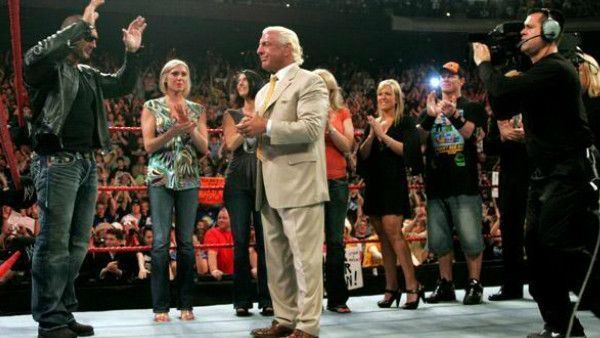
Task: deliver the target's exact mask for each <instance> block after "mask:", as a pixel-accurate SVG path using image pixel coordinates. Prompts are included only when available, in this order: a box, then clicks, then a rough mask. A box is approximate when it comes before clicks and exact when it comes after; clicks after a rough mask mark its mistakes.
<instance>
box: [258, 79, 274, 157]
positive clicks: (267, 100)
mask: <svg viewBox="0 0 600 338" xmlns="http://www.w3.org/2000/svg"><path fill="white" fill-rule="evenodd" d="M276 83H277V76H276V75H271V79H270V80H269V89H267V96H266V97H265V100H264V101H263V105H262V109H261V110H260V114H261V116H264V115H265V112H266V110H267V107H269V103H270V102H271V98H272V97H273V93H274V92H275V84H276ZM262 147H263V137H262V135H259V136H258V147H257V148H256V157H257V158H258V159H259V160H261V161H264V159H265V157H264V156H263V150H262Z"/></svg>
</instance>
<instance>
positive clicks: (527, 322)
mask: <svg viewBox="0 0 600 338" xmlns="http://www.w3.org/2000/svg"><path fill="white" fill-rule="evenodd" d="M526 289H527V287H525V290H526ZM496 291H498V288H497V287H488V288H486V289H485V297H484V299H487V296H488V295H490V294H492V293H494V292H496ZM463 295H464V291H463V290H457V297H458V299H459V300H460V299H462V296H463ZM380 298H381V296H366V297H354V298H351V299H350V300H349V302H348V305H349V307H350V308H351V309H352V313H351V314H336V313H332V312H329V311H324V313H323V316H322V318H321V334H320V337H322V338H342V337H343V338H348V337H372V338H374V337H428V338H438V337H439V338H441V337H468V338H475V337H526V335H527V334H528V333H530V332H535V331H539V330H540V329H541V328H542V320H541V317H540V315H539V312H538V310H537V307H536V304H535V302H534V301H533V300H532V299H531V296H529V295H526V298H525V299H523V300H516V301H504V302H489V301H486V302H485V303H484V304H482V305H474V306H464V305H462V303H461V302H454V303H443V304H421V306H420V307H419V309H418V310H416V311H407V310H401V309H396V308H392V309H380V308H378V307H377V305H376V302H377V300H379V299H380ZM403 301H404V297H403V299H402V300H401V302H403ZM194 313H195V314H196V320H194V321H191V322H182V321H180V320H178V319H177V316H178V311H176V310H171V313H170V315H171V322H169V323H161V324H157V323H154V322H153V321H152V311H151V310H118V311H101V312H79V313H76V314H75V318H76V319H77V320H78V321H80V322H82V323H87V324H92V325H94V328H95V331H96V335H95V337H97V338H101V337H107V338H109V337H190V338H192V337H193V338H225V337H227V338H229V337H233V338H235V337H240V338H248V337H250V335H249V332H250V330H251V329H253V328H257V327H262V326H267V325H269V324H270V321H271V318H268V317H262V316H260V315H259V314H258V310H257V309H256V308H255V309H254V310H253V313H254V314H253V315H252V316H251V317H244V318H240V317H236V316H235V315H234V311H233V309H232V307H231V305H214V306H202V307H196V308H194ZM578 317H579V319H580V320H581V322H582V324H583V326H584V327H585V329H586V336H587V337H600V320H599V319H598V318H596V317H594V315H593V314H592V313H591V312H587V311H582V312H579V313H578ZM35 336H37V326H36V323H35V322H34V321H33V319H32V318H31V316H29V315H21V316H7V317H0V337H2V338H24V337H35Z"/></svg>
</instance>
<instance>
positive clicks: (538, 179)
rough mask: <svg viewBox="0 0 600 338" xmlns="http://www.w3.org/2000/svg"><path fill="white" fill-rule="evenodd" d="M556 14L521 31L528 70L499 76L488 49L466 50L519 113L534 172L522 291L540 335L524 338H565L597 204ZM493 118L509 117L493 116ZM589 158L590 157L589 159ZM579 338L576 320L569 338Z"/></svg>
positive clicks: (577, 88)
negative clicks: (576, 266) (576, 265)
mask: <svg viewBox="0 0 600 338" xmlns="http://www.w3.org/2000/svg"><path fill="white" fill-rule="evenodd" d="M563 25H564V17H563V15H562V13H560V12H559V11H556V10H547V9H536V10H533V11H531V12H530V14H529V15H528V16H527V19H526V20H525V22H524V28H523V29H522V31H521V42H520V43H519V44H518V47H519V48H520V50H521V51H522V52H523V53H525V54H526V55H527V56H528V57H529V58H530V59H531V61H532V63H533V66H532V67H531V69H529V70H528V71H526V72H524V73H522V74H520V75H518V76H515V77H505V76H503V75H502V74H501V73H500V72H499V71H497V70H495V69H494V67H493V66H492V64H491V62H490V59H491V56H490V51H489V48H488V47H487V46H485V45H483V44H480V43H474V44H473V51H474V61H475V63H476V64H477V65H478V66H479V75H480V77H481V79H482V80H483V82H484V84H485V86H486V88H487V90H488V94H489V95H490V98H491V99H492V100H498V101H500V102H502V104H503V105H506V106H510V105H512V107H510V109H506V111H513V112H518V111H522V112H523V124H524V128H525V144H526V147H527V153H528V155H529V158H530V160H531V165H532V167H533V169H534V172H533V174H532V176H531V178H530V183H529V184H530V191H529V196H528V210H527V229H526V240H525V242H526V249H527V257H528V261H529V267H530V269H531V271H530V285H529V291H530V293H531V295H532V296H533V298H534V299H535V301H536V302H537V303H538V307H539V309H540V313H541V315H542V318H543V319H544V322H545V325H544V330H543V331H542V332H540V333H534V334H531V335H529V336H528V337H565V336H566V335H567V330H568V326H569V320H570V315H571V309H572V306H571V303H570V300H569V282H570V281H569V279H570V278H572V277H575V275H576V274H575V273H574V272H572V269H569V268H567V267H568V265H569V264H572V263H573V262H577V261H582V258H583V257H584V256H583V250H581V249H582V248H583V246H584V239H585V236H583V235H582V232H583V231H584V229H583V228H584V224H585V222H586V220H587V221H589V219H590V218H589V217H590V209H592V208H593V207H595V206H596V204H597V203H596V200H595V199H594V198H592V197H591V195H590V194H589V188H588V187H589V184H588V183H589V182H590V178H591V177H590V175H589V172H590V170H591V167H590V165H589V162H588V158H587V156H586V154H588V152H587V148H588V147H589V146H591V145H592V134H591V132H590V129H589V127H588V122H587V118H586V116H585V110H584V107H583V103H582V100H581V85H580V83H579V78H578V75H577V70H576V69H575V68H574V67H573V65H572V64H571V62H570V61H569V60H567V59H566V58H564V57H563V56H562V55H560V54H558V47H557V41H558V39H559V38H560V35H561V33H562V29H563ZM495 114H496V115H497V117H498V118H499V119H503V118H507V117H510V116H503V115H506V114H505V113H503V112H500V111H496V112H495ZM589 153H591V152H589ZM579 336H584V332H583V327H582V326H581V324H580V323H579V321H578V320H577V319H575V320H574V322H573V327H572V337H579Z"/></svg>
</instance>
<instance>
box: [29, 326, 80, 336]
mask: <svg viewBox="0 0 600 338" xmlns="http://www.w3.org/2000/svg"><path fill="white" fill-rule="evenodd" d="M38 338H77V333H75V332H73V331H71V329H69V328H68V327H61V328H60V329H55V330H44V329H41V328H40V329H38Z"/></svg>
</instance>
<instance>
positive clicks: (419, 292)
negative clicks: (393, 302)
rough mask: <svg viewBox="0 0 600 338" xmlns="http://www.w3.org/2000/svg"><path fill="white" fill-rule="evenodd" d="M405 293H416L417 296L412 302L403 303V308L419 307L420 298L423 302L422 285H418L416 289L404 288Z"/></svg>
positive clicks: (412, 308) (423, 290)
mask: <svg viewBox="0 0 600 338" xmlns="http://www.w3.org/2000/svg"><path fill="white" fill-rule="evenodd" d="M406 294H407V295H408V294H413V295H414V294H416V295H418V296H417V300H415V301H414V302H406V303H404V305H402V309H403V310H416V309H417V308H418V307H419V303H420V301H421V298H422V299H423V302H425V287H424V286H423V285H419V286H418V287H417V289H416V290H406Z"/></svg>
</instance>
